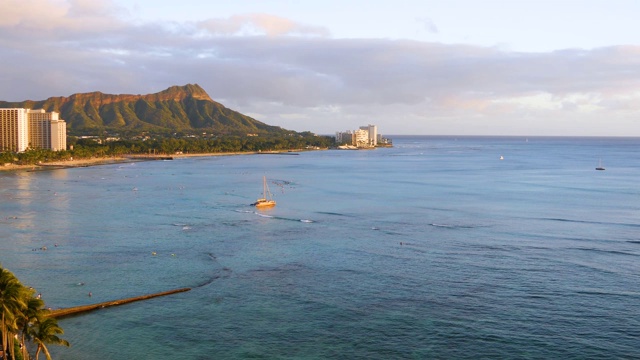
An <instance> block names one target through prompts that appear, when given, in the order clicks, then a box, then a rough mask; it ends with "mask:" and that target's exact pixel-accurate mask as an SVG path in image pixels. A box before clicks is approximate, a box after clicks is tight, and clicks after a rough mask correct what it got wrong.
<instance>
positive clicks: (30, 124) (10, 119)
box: [0, 108, 67, 152]
mask: <svg viewBox="0 0 640 360" xmlns="http://www.w3.org/2000/svg"><path fill="white" fill-rule="evenodd" d="M27 148H34V149H35V148H40V149H49V150H53V151H58V150H65V149H66V148H67V123H66V122H65V121H64V120H60V119H59V118H58V113H57V112H55V111H52V112H46V111H44V110H43V109H39V110H30V109H22V108H19V109H18V108H15V109H0V151H14V152H22V151H25V150H26V149H27Z"/></svg>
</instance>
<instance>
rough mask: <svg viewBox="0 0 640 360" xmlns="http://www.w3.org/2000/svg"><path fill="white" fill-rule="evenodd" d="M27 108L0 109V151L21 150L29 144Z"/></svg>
mask: <svg viewBox="0 0 640 360" xmlns="http://www.w3.org/2000/svg"><path fill="white" fill-rule="evenodd" d="M28 116H29V115H28V110H27V109H0V151H14V152H22V151H25V150H26V149H27V147H28V146H29V117H28Z"/></svg>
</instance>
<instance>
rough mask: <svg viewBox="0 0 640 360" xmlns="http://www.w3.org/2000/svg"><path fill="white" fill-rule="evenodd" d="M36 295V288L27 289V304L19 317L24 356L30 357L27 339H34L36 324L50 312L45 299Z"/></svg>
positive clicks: (24, 357) (25, 357)
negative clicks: (46, 307)
mask: <svg viewBox="0 0 640 360" xmlns="http://www.w3.org/2000/svg"><path fill="white" fill-rule="evenodd" d="M34 295H35V290H33V289H25V292H24V296H26V297H27V306H26V308H25V309H24V311H23V312H22V314H21V316H20V318H19V319H18V328H19V329H20V331H21V333H22V339H21V344H22V358H23V359H28V358H29V356H28V355H27V347H26V346H24V345H25V344H26V341H27V340H31V339H33V336H34V334H35V331H36V326H35V325H36V324H37V323H38V322H40V321H41V320H42V319H44V318H45V317H46V316H47V314H48V313H49V311H48V310H46V309H45V308H44V301H42V300H41V299H38V298H37V297H36V296H34Z"/></svg>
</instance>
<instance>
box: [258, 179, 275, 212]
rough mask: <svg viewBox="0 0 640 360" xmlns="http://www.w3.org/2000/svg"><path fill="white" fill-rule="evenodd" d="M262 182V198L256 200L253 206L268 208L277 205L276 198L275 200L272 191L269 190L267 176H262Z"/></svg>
mask: <svg viewBox="0 0 640 360" xmlns="http://www.w3.org/2000/svg"><path fill="white" fill-rule="evenodd" d="M262 184H263V192H262V198H260V199H258V200H256V202H255V203H253V206H255V207H258V208H267V207H273V206H276V202H275V200H273V197H272V195H271V191H269V186H267V177H266V176H263V177H262Z"/></svg>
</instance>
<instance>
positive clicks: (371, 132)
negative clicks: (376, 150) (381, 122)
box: [360, 124, 378, 146]
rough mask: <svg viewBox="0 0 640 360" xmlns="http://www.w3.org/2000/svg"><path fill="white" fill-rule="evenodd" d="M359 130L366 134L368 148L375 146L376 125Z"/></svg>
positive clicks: (376, 141)
mask: <svg viewBox="0 0 640 360" xmlns="http://www.w3.org/2000/svg"><path fill="white" fill-rule="evenodd" d="M360 130H364V131H366V132H367V143H368V144H369V146H376V145H377V144H378V127H377V126H376V125H371V124H369V125H367V126H360Z"/></svg>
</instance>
